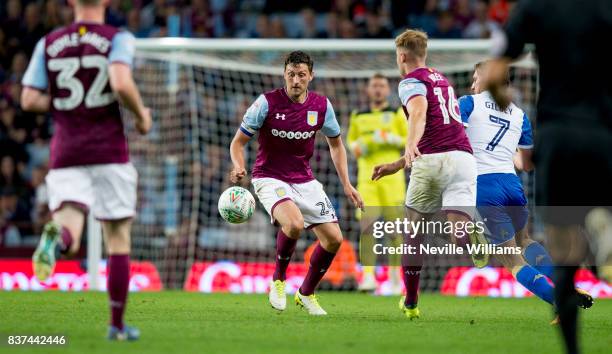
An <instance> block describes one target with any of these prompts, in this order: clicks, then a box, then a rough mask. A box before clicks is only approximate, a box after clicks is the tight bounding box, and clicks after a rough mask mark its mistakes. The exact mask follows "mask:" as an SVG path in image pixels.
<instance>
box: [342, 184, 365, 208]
mask: <svg viewBox="0 0 612 354" xmlns="http://www.w3.org/2000/svg"><path fill="white" fill-rule="evenodd" d="M344 195H346V197H347V198H348V199H349V200H350V201H351V202H352V203H353V205H354V206H355V207H357V208H359V209H361V210H362V211H363V199H361V194H359V192H358V191H357V190H356V189H355V187H353V186H352V185H350V184H349V185H348V186H346V187H344Z"/></svg>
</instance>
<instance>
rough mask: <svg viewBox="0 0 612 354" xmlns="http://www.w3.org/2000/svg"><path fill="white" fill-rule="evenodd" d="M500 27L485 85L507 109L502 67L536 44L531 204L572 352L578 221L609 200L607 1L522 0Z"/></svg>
mask: <svg viewBox="0 0 612 354" xmlns="http://www.w3.org/2000/svg"><path fill="white" fill-rule="evenodd" d="M504 32H505V34H504V37H503V38H501V40H500V41H499V42H498V45H497V46H496V48H495V51H496V54H497V55H498V57H499V59H497V60H495V61H494V62H493V63H492V64H491V65H490V66H489V70H488V74H487V76H488V77H487V80H488V84H487V87H488V89H489V91H490V92H491V94H492V96H493V97H494V99H495V101H496V102H497V104H498V105H500V106H501V107H502V109H505V108H506V107H507V106H508V104H509V103H510V96H509V93H508V91H507V89H506V87H505V85H504V80H505V79H504V76H505V72H506V70H507V66H508V64H509V63H510V61H511V60H513V59H516V58H518V57H519V56H520V55H522V54H523V51H524V47H525V44H526V43H534V44H535V48H536V56H537V58H538V65H539V82H540V92H539V97H538V119H537V122H538V129H537V132H538V136H537V137H536V138H537V139H536V142H535V154H534V156H535V161H534V163H535V165H536V166H537V169H538V173H537V174H536V202H537V204H538V205H541V206H546V207H547V208H546V210H545V213H544V215H543V217H544V222H545V223H546V224H547V228H546V229H547V230H546V231H547V234H548V237H549V245H550V250H551V256H552V257H553V261H554V262H555V265H558V267H555V276H554V278H555V285H556V286H555V303H556V305H557V311H558V313H559V318H560V328H561V332H562V334H563V338H564V341H565V347H566V350H567V352H568V353H578V341H577V338H576V332H577V316H578V314H577V309H576V304H578V303H579V301H580V300H579V295H578V293H577V292H576V289H575V286H574V275H575V273H576V270H577V269H578V267H579V266H580V264H581V263H582V262H583V261H584V259H585V255H586V254H587V247H588V245H587V244H586V241H585V239H584V237H583V236H582V234H581V226H582V225H584V223H585V218H586V219H591V216H592V212H593V211H595V212H597V211H598V210H601V209H603V211H607V210H605V208H596V207H597V206H608V207H607V209H609V205H610V200H612V195H611V193H610V191H611V190H612V189H611V188H610V181H611V180H612V156H611V155H610V151H612V85H610V82H612V66H611V65H610V63H612V51H607V50H602V45H603V43H608V42H609V34H610V33H612V6H610V1H609V0H592V1H587V2H579V1H573V0H541V1H526V0H522V1H519V2H518V4H517V5H516V6H515V7H514V9H513V12H512V14H511V15H510V18H509V19H508V22H507V25H506V28H505V31H504ZM567 181H571V186H570V187H569V188H568V184H567ZM553 207H554V208H553ZM587 227H589V225H587ZM609 244H610V243H608V245H609ZM598 251H599V252H602V251H603V252H606V253H607V252H608V251H609V250H603V249H600V250H598ZM604 256H607V255H604ZM602 258H603V257H602Z"/></svg>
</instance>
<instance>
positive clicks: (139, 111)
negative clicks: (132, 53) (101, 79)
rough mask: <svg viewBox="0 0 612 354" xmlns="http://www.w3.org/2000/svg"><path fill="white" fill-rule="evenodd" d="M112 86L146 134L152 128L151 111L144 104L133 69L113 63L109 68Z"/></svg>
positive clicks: (137, 126)
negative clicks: (133, 75)
mask: <svg viewBox="0 0 612 354" xmlns="http://www.w3.org/2000/svg"><path fill="white" fill-rule="evenodd" d="M108 75H109V78H110V87H111V90H113V92H114V93H115V95H116V96H117V97H118V98H119V101H120V102H121V103H122V104H123V105H124V106H126V107H127V109H129V110H130V111H132V113H134V116H135V117H136V129H138V132H139V133H141V134H146V133H147V132H148V131H149V129H151V124H152V122H151V111H150V110H149V109H148V108H146V107H145V106H144V103H143V102H142V97H141V96H140V92H138V87H136V83H135V82H134V78H133V77H132V69H131V68H130V67H129V66H127V65H125V64H123V63H112V64H111V65H110V66H109V68H108Z"/></svg>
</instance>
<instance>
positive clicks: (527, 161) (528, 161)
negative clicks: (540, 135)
mask: <svg viewBox="0 0 612 354" xmlns="http://www.w3.org/2000/svg"><path fill="white" fill-rule="evenodd" d="M514 168H516V169H517V170H519V171H525V172H531V171H533V168H534V165H533V150H532V149H520V148H519V149H518V151H517V152H516V154H514Z"/></svg>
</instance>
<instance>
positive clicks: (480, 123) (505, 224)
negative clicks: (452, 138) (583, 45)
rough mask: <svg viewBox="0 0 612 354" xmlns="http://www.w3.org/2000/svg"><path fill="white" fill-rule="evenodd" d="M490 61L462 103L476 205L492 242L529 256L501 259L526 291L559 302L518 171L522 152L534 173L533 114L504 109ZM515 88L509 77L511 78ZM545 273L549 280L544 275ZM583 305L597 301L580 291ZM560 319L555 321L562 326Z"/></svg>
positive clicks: (476, 75)
mask: <svg viewBox="0 0 612 354" xmlns="http://www.w3.org/2000/svg"><path fill="white" fill-rule="evenodd" d="M485 71H486V62H482V63H478V64H476V66H475V68H474V76H473V82H472V92H473V93H474V95H470V96H463V97H461V98H460V99H459V109H460V111H461V118H462V120H463V122H464V123H465V124H467V129H466V132H467V135H468V138H469V139H470V143H471V144H472V149H474V157H475V158H476V165H477V167H478V179H477V193H476V206H477V207H478V212H479V214H480V216H481V217H482V218H483V219H484V220H486V222H485V223H486V225H487V229H488V230H489V234H488V235H487V236H488V238H489V241H491V242H492V243H493V244H495V245H496V246H499V247H516V246H517V244H518V246H520V247H521V249H522V250H523V254H522V255H521V254H499V255H496V257H497V258H498V259H499V261H500V262H501V263H502V265H503V266H504V267H505V268H506V269H507V270H508V271H509V272H511V273H512V275H513V276H514V278H516V280H517V281H518V282H519V283H521V284H522V285H523V286H524V287H525V288H527V289H529V290H530V291H531V292H532V293H534V294H535V295H537V296H538V297H539V298H541V299H542V300H544V301H546V302H548V303H549V304H551V305H553V304H554V288H553V286H552V285H551V284H550V283H549V282H548V279H546V277H548V278H550V279H552V277H553V269H554V267H553V263H552V260H551V258H550V256H549V255H548V252H547V251H546V249H545V248H544V247H543V246H542V245H541V244H539V243H538V242H536V241H534V240H532V239H531V238H530V237H529V235H528V233H527V219H528V218H529V211H528V210H527V199H526V198H525V192H524V190H523V185H522V183H521V180H520V179H519V177H518V176H517V175H516V172H515V170H514V162H513V160H514V155H515V153H516V151H517V148H518V154H519V158H520V160H521V161H522V163H521V165H522V167H523V169H524V170H527V171H529V170H531V169H533V164H532V162H531V151H532V148H533V135H532V131H531V123H530V122H529V118H527V114H526V113H525V112H524V111H523V110H522V109H521V108H519V107H518V106H517V105H515V104H514V103H510V105H509V106H508V107H507V108H506V109H503V110H502V109H501V108H500V107H499V106H498V105H497V104H496V103H495V102H494V101H493V98H492V97H491V95H490V94H489V92H487V91H485V90H484V87H483V85H482V84H483V81H484V80H483V73H484V72H485ZM506 78H507V80H506V84H509V74H508V73H507V76H506ZM543 275H545V276H546V277H544V276H543ZM579 294H580V301H581V302H580V304H579V306H581V307H583V308H589V307H591V305H592V304H593V298H592V297H591V296H590V295H589V294H588V293H586V292H585V291H583V290H579ZM556 321H557V320H556V319H555V320H553V323H556Z"/></svg>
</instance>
